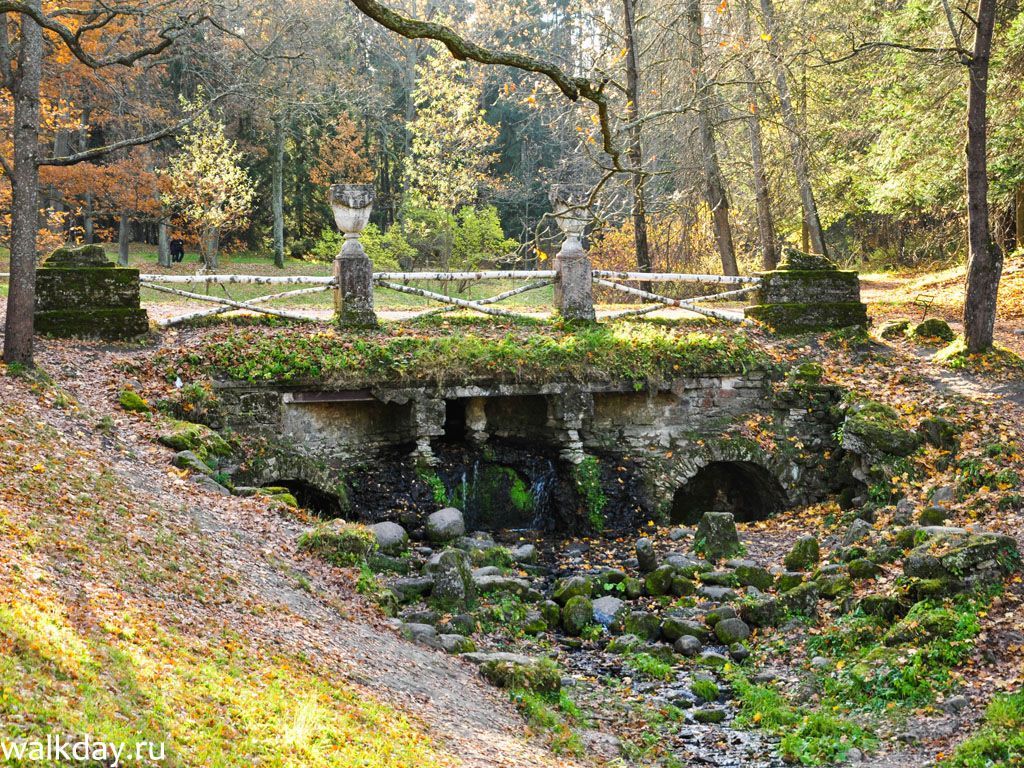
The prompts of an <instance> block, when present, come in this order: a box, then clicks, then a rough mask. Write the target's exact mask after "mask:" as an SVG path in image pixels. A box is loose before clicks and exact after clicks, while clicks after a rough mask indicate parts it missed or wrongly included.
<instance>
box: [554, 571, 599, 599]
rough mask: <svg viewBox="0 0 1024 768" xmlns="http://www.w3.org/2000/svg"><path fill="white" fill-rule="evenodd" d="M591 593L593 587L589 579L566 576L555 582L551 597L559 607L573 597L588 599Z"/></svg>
mask: <svg viewBox="0 0 1024 768" xmlns="http://www.w3.org/2000/svg"><path fill="white" fill-rule="evenodd" d="M592 591H593V585H592V584H591V582H590V579H588V578H586V577H585V576H567V577H565V578H563V579H559V580H558V581H556V582H555V588H554V590H553V591H552V593H551V596H552V597H553V598H554V599H555V602H556V603H558V604H559V605H565V604H566V603H567V602H569V600H570V599H572V598H574V597H578V596H584V597H589V596H590V593H591V592H592Z"/></svg>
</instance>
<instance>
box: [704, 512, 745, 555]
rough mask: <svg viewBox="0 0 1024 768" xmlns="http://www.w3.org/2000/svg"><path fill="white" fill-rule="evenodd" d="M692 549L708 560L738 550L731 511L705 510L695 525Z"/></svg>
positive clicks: (738, 543)
mask: <svg viewBox="0 0 1024 768" xmlns="http://www.w3.org/2000/svg"><path fill="white" fill-rule="evenodd" d="M693 546H694V550H696V551H697V553H698V554H700V555H703V556H704V557H705V558H707V559H708V560H720V559H721V558H723V557H729V556H731V555H735V554H737V553H738V552H739V551H740V537H739V534H738V533H737V532H736V519H735V518H734V517H733V515H732V513H731V512H705V513H704V515H703V516H702V517H701V519H700V523H698V525H697V533H696V535H695V536H694V545H693Z"/></svg>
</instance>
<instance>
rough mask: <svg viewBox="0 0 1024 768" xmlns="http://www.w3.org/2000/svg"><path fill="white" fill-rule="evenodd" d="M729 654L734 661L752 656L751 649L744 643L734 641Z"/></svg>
mask: <svg viewBox="0 0 1024 768" xmlns="http://www.w3.org/2000/svg"><path fill="white" fill-rule="evenodd" d="M729 655H730V656H731V657H732V659H733V661H743V660H744V659H747V658H749V657H750V649H749V648H747V646H745V645H744V644H743V643H733V644H732V645H730V646H729Z"/></svg>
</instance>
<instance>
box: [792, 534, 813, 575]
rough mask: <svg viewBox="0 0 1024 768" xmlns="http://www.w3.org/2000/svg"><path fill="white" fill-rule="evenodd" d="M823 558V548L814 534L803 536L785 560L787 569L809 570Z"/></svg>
mask: <svg viewBox="0 0 1024 768" xmlns="http://www.w3.org/2000/svg"><path fill="white" fill-rule="evenodd" d="M819 560H821V548H820V546H819V545H818V540H817V539H816V538H815V537H814V536H810V535H807V536H801V537H800V538H799V539H797V540H796V542H795V543H794V544H793V548H792V549H790V550H789V552H788V553H787V554H786V557H785V559H784V560H783V563H784V565H785V566H786V570H787V571H809V570H810V569H811V568H813V567H814V566H816V565H817V564H818V561H819Z"/></svg>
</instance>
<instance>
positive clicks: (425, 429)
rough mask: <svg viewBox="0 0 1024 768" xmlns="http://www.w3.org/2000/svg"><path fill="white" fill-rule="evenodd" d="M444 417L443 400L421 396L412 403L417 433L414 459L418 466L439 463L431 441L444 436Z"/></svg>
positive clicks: (414, 426) (413, 419)
mask: <svg viewBox="0 0 1024 768" xmlns="http://www.w3.org/2000/svg"><path fill="white" fill-rule="evenodd" d="M444 416H445V406H444V400H443V399H441V398H437V397H428V396H426V395H419V396H418V397H416V399H414V400H413V401H412V424H413V429H414V431H415V433H416V447H415V448H414V449H413V451H412V458H413V460H414V461H415V462H416V463H417V464H421V465H426V466H433V465H434V464H436V463H437V457H436V456H434V449H433V448H432V447H431V445H430V441H431V439H432V438H435V437H440V436H441V435H443V434H444Z"/></svg>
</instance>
